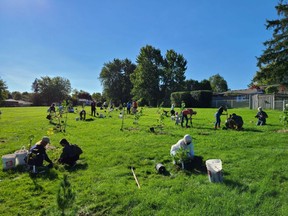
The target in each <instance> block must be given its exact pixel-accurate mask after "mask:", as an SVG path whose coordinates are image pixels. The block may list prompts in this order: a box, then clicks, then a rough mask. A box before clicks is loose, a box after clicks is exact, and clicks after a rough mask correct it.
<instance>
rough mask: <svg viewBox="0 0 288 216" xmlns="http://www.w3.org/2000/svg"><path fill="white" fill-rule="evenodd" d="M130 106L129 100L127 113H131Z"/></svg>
mask: <svg viewBox="0 0 288 216" xmlns="http://www.w3.org/2000/svg"><path fill="white" fill-rule="evenodd" d="M131 106H132V104H131V102H130V101H128V103H127V114H130V113H131Z"/></svg>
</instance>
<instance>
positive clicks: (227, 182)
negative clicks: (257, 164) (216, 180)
mask: <svg viewBox="0 0 288 216" xmlns="http://www.w3.org/2000/svg"><path fill="white" fill-rule="evenodd" d="M223 183H224V184H225V185H226V186H228V187H230V188H232V189H236V190H238V191H239V192H247V191H248V190H249V187H248V186H247V185H244V184H242V183H240V182H236V181H233V180H229V179H225V178H224V181H223Z"/></svg>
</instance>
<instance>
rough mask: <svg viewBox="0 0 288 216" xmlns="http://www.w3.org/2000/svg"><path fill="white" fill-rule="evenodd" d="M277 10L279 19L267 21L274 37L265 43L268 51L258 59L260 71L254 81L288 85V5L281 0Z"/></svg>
mask: <svg viewBox="0 0 288 216" xmlns="http://www.w3.org/2000/svg"><path fill="white" fill-rule="evenodd" d="M275 8H276V10H277V14H278V16H279V19H276V20H267V21H266V29H267V30H271V29H273V37H272V39H269V40H267V41H265V42H264V43H263V44H264V46H265V47H266V49H265V50H264V52H263V54H262V55H261V56H260V57H258V58H257V61H258V62H257V66H258V67H259V71H257V72H256V75H255V76H254V78H253V80H252V81H253V82H256V83H258V84H278V83H281V84H285V85H288V3H287V1H283V0H280V2H279V3H278V5H277V6H276V7H275Z"/></svg>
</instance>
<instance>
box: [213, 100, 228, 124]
mask: <svg viewBox="0 0 288 216" xmlns="http://www.w3.org/2000/svg"><path fill="white" fill-rule="evenodd" d="M223 111H225V112H226V113H225V114H223ZM221 115H227V108H226V107H224V106H220V107H219V109H218V110H217V112H216V113H215V119H216V122H215V125H214V128H215V129H217V128H220V123H221V118H220V116H221Z"/></svg>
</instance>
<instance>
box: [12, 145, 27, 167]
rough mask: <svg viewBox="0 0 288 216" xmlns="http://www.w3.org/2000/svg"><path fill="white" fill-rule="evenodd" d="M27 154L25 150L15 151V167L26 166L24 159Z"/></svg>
mask: <svg viewBox="0 0 288 216" xmlns="http://www.w3.org/2000/svg"><path fill="white" fill-rule="evenodd" d="M27 154H28V150H26V149H21V150H18V151H15V155H16V166H17V165H25V164H26V162H25V160H24V159H25V158H26V157H27Z"/></svg>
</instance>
